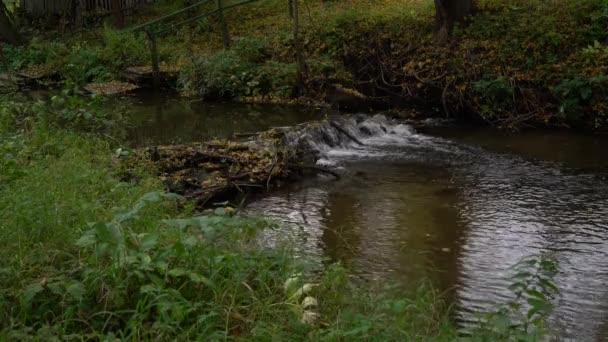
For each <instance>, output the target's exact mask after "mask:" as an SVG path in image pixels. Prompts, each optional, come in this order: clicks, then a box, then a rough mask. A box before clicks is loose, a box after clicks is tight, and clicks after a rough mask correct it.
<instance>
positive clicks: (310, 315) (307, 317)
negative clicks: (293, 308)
mask: <svg viewBox="0 0 608 342" xmlns="http://www.w3.org/2000/svg"><path fill="white" fill-rule="evenodd" d="M319 317H320V315H319V314H318V313H316V312H314V311H309V310H305V311H304V312H303V313H302V319H300V322H302V323H304V324H311V325H312V324H315V322H317V320H318V319H319Z"/></svg>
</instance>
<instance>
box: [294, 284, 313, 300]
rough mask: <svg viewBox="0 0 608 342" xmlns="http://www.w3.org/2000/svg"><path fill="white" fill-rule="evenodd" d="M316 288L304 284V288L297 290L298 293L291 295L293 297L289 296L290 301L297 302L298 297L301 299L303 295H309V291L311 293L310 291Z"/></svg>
mask: <svg viewBox="0 0 608 342" xmlns="http://www.w3.org/2000/svg"><path fill="white" fill-rule="evenodd" d="M315 286H317V285H316V284H304V286H302V287H300V289H298V291H296V293H294V294H293V296H291V298H290V299H291V300H294V299H295V300H297V299H299V298H300V297H302V296H303V295H305V294H308V293H310V291H312V289H313V288H314V287H315Z"/></svg>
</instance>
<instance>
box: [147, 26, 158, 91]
mask: <svg viewBox="0 0 608 342" xmlns="http://www.w3.org/2000/svg"><path fill="white" fill-rule="evenodd" d="M146 35H147V36H148V43H149V44H150V56H151V57H152V79H153V86H154V89H158V88H160V68H159V66H158V50H157V48H156V37H155V36H154V33H153V32H152V31H150V30H149V29H147V30H146Z"/></svg>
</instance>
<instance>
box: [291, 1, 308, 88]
mask: <svg viewBox="0 0 608 342" xmlns="http://www.w3.org/2000/svg"><path fill="white" fill-rule="evenodd" d="M291 4H292V9H293V41H294V47H295V50H296V63H297V66H298V70H297V93H298V95H301V94H302V92H303V91H304V88H305V77H306V73H307V68H306V61H305V60H304V52H303V51H302V42H301V41H300V11H299V0H292V1H291Z"/></svg>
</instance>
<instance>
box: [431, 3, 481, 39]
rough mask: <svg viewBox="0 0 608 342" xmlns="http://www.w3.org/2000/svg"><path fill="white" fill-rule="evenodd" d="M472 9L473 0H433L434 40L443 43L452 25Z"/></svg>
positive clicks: (450, 31)
mask: <svg viewBox="0 0 608 342" xmlns="http://www.w3.org/2000/svg"><path fill="white" fill-rule="evenodd" d="M472 11H473V0H435V22H436V25H437V36H436V41H437V43H439V44H445V43H447V41H448V37H449V35H450V33H452V29H453V28H454V25H455V24H456V23H458V22H461V21H463V20H464V19H465V18H466V17H467V16H468V15H470V14H471V13H472Z"/></svg>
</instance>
